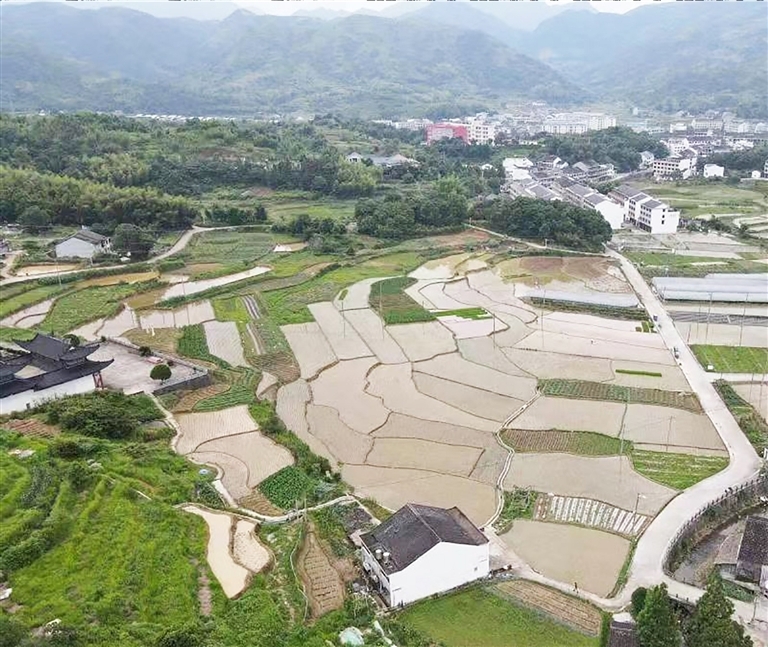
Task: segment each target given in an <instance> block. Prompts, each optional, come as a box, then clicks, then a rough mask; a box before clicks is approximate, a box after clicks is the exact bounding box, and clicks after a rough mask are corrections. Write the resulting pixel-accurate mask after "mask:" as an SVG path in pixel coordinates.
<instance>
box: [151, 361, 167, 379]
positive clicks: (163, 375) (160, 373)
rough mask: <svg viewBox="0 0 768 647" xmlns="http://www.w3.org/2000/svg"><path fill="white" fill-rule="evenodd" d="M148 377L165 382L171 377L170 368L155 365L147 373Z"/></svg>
mask: <svg viewBox="0 0 768 647" xmlns="http://www.w3.org/2000/svg"><path fill="white" fill-rule="evenodd" d="M149 377H150V378H151V379H153V380H160V381H161V382H165V380H168V379H170V377H171V368H170V367H169V366H168V365H167V364H156V365H155V366H153V367H152V370H151V371H150V372H149Z"/></svg>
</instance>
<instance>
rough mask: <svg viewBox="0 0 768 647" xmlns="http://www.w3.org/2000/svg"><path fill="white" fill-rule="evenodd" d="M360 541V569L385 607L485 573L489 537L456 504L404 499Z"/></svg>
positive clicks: (400, 603) (487, 572)
mask: <svg viewBox="0 0 768 647" xmlns="http://www.w3.org/2000/svg"><path fill="white" fill-rule="evenodd" d="M360 540H361V542H362V546H361V550H362V558H363V568H364V569H365V571H366V572H367V573H368V575H369V576H370V578H371V580H373V582H374V583H375V584H376V586H377V587H378V589H379V592H380V593H381V595H382V596H383V597H384V599H385V600H386V601H387V603H388V604H389V606H390V607H398V606H402V605H405V604H410V603H411V602H415V601H416V600H420V599H422V598H426V597H429V596H430V595H434V594H436V593H442V592H444V591H449V590H451V589H454V588H456V587H457V586H461V585H462V584H466V583H468V582H472V581H474V580H478V579H480V578H483V577H487V576H488V574H489V572H490V544H489V543H488V538H487V537H486V536H485V535H484V534H483V533H482V532H481V531H480V530H479V529H478V528H477V526H475V525H474V524H473V523H472V522H471V521H470V520H469V519H468V518H467V517H466V516H465V515H464V513H462V512H461V510H459V509H458V508H455V507H454V508H450V509H448V510H446V509H444V508H433V507H431V506H426V505H417V504H414V503H409V504H408V505H405V506H403V507H402V508H400V509H399V510H398V511H397V512H396V513H395V514H393V515H392V516H391V517H390V518H389V519H387V520H386V521H385V522H384V523H382V524H381V525H379V526H377V527H376V528H375V529H374V530H372V531H371V532H369V533H367V534H364V535H362V536H361V537H360Z"/></svg>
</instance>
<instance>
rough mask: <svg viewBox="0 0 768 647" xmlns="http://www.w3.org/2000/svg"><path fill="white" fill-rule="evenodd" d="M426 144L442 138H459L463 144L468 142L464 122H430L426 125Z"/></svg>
mask: <svg viewBox="0 0 768 647" xmlns="http://www.w3.org/2000/svg"><path fill="white" fill-rule="evenodd" d="M426 132H427V144H434V143H435V142H439V141H440V140H442V139H460V140H462V141H463V142H464V143H465V144H468V143H469V133H468V132H467V127H466V126H465V125H464V124H450V123H440V124H430V125H429V126H427V129H426Z"/></svg>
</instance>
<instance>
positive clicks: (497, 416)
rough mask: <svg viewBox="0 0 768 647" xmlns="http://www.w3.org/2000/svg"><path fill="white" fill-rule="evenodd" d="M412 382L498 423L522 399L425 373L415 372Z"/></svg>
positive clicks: (446, 401)
mask: <svg viewBox="0 0 768 647" xmlns="http://www.w3.org/2000/svg"><path fill="white" fill-rule="evenodd" d="M413 382H414V384H415V385H416V388H417V389H418V390H419V391H420V392H421V393H423V394H424V395H428V396H430V397H432V398H434V399H435V400H439V401H441V402H445V403H446V404H450V405H451V406H453V407H456V408H457V409H461V410H462V411H466V412H467V413H470V414H472V415H475V416H477V417H479V418H485V419H488V420H495V421H496V422H498V423H502V422H504V420H506V419H507V418H508V417H509V416H511V415H512V414H513V413H514V412H515V411H517V410H518V409H519V408H520V407H521V406H522V405H523V403H524V400H515V399H513V398H508V397H506V396H503V395H499V394H498V393H494V392H492V391H484V390H482V389H477V388H475V387H472V386H466V385H464V384H461V383H459V382H452V381H449V380H445V379H443V378H440V377H434V376H432V375H425V374H424V373H414V374H413ZM531 394H533V390H532V391H531Z"/></svg>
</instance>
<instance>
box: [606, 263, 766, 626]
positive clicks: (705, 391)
mask: <svg viewBox="0 0 768 647" xmlns="http://www.w3.org/2000/svg"><path fill="white" fill-rule="evenodd" d="M608 254H609V255H610V256H612V257H613V258H616V259H617V260H618V261H619V262H620V263H621V267H622V269H623V270H624V274H625V275H626V277H627V279H628V280H629V282H630V284H631V285H632V287H633V288H634V289H635V292H637V295H638V296H639V297H640V300H641V301H642V303H643V305H644V306H645V307H646V309H647V310H648V313H649V314H650V315H651V316H655V317H658V321H659V322H660V323H661V327H660V329H658V331H659V334H660V335H661V338H662V339H663V340H664V344H665V345H666V347H667V348H668V349H669V350H670V352H672V349H674V348H677V349H678V353H679V359H678V364H679V366H680V368H681V370H682V371H683V373H684V374H685V377H686V378H687V380H688V383H689V384H690V385H691V389H692V390H693V391H694V393H696V395H698V396H699V400H700V401H701V405H702V407H703V408H704V412H705V414H706V415H707V417H708V418H709V419H710V420H711V421H712V424H713V425H714V426H715V429H717V432H718V434H719V435H720V438H721V439H722V441H723V444H724V445H725V447H726V449H727V450H728V454H729V456H730V464H729V465H728V467H727V468H726V469H725V470H723V471H722V472H719V473H718V474H715V475H714V476H712V477H710V478H708V479H706V480H704V481H701V482H700V483H697V484H696V485H694V486H693V487H691V488H689V489H688V490H686V491H685V492H682V493H681V494H680V495H678V496H677V497H675V498H674V499H673V500H672V501H670V503H669V504H668V505H667V506H666V507H665V508H664V509H663V510H662V511H661V512H660V513H659V515H658V516H657V517H656V518H655V519H654V520H653V521H652V522H651V524H650V526H648V528H647V529H646V531H645V533H644V534H643V536H642V537H641V538H640V540H639V541H638V543H637V547H636V549H635V555H634V558H633V560H632V565H631V567H630V572H629V579H628V581H627V585H626V586H625V587H624V590H623V591H622V592H621V594H620V595H619V596H618V598H617V600H622V601H628V600H629V597H630V595H631V594H632V591H633V590H634V589H635V588H637V587H638V586H651V585H654V584H657V583H659V582H662V581H663V582H665V583H666V584H667V586H668V587H669V589H670V593H671V594H673V595H675V596H676V597H681V598H687V599H689V600H694V599H697V598H698V597H699V595H701V593H702V592H701V590H700V589H697V588H695V587H691V586H687V585H685V584H681V583H679V582H677V581H675V580H672V579H671V578H669V577H667V576H666V575H665V574H664V570H663V565H662V564H663V559H664V554H665V553H666V551H667V547H668V546H669V545H670V544H671V542H672V540H673V539H674V537H675V535H676V533H677V531H678V530H679V529H680V528H681V527H682V526H683V525H684V524H685V522H686V521H687V520H688V519H689V518H690V517H692V516H693V515H694V514H695V513H696V512H698V511H699V510H701V509H702V508H703V507H705V506H706V505H707V504H708V503H710V502H711V501H713V500H715V499H716V498H718V497H719V496H720V495H721V494H723V492H725V490H727V489H728V488H729V487H733V486H736V485H739V484H741V483H743V482H744V481H747V480H749V479H750V478H752V477H753V476H755V475H756V474H757V472H758V471H759V470H760V467H761V460H760V458H759V457H758V455H757V453H756V452H755V450H754V448H753V447H752V445H751V444H750V443H749V441H748V440H747V437H746V436H745V435H744V433H743V432H742V431H741V429H740V428H739V425H738V423H737V422H736V420H735V419H734V417H733V416H732V415H731V413H730V411H728V409H727V408H726V406H725V405H724V404H723V402H722V400H721V399H720V396H719V395H718V394H717V392H716V391H715V389H714V387H713V386H712V383H711V381H710V379H711V376H710V375H709V374H707V373H706V372H705V371H704V369H703V368H702V367H701V365H700V364H699V363H698V361H697V360H696V358H695V357H694V355H693V353H692V352H691V351H690V350H689V349H688V347H687V346H686V345H685V341H684V340H683V338H682V336H681V335H680V333H679V332H678V331H677V329H676V328H675V326H674V323H673V322H672V319H671V318H670V317H669V315H668V314H667V312H666V311H665V310H664V307H663V306H662V304H661V302H660V301H659V299H658V298H657V297H656V295H655V294H654V293H653V292H652V290H651V288H650V287H649V286H648V284H647V283H646V282H645V281H644V280H643V278H642V276H641V275H640V272H638V271H637V269H636V268H635V267H634V266H633V265H632V264H631V263H630V262H629V261H628V260H627V259H626V258H624V257H623V256H622V255H621V254H618V253H617V252H614V251H612V250H610V251H609V252H608ZM752 613H753V607H752V605H746V604H743V603H742V604H737V615H739V616H740V619H741V621H742V622H744V623H746V622H748V621H749V620H750V619H751V618H752ZM765 621H766V622H768V618H765Z"/></svg>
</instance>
